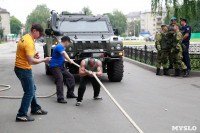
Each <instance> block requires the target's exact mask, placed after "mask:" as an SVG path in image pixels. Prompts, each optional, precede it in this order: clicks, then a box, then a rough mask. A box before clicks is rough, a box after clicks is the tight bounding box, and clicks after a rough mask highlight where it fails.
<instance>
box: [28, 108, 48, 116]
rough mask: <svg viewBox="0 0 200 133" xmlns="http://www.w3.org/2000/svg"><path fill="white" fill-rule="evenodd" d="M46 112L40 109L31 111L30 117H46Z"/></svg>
mask: <svg viewBox="0 0 200 133" xmlns="http://www.w3.org/2000/svg"><path fill="white" fill-rule="evenodd" d="M47 113H48V112H47V111H44V110H42V109H38V110H37V111H35V112H34V111H31V114H32V115H46V114H47Z"/></svg>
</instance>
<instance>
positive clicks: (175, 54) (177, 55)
mask: <svg viewBox="0 0 200 133" xmlns="http://www.w3.org/2000/svg"><path fill="white" fill-rule="evenodd" d="M179 28H180V27H179V26H177V25H175V26H174V31H175V34H174V35H173V47H172V49H171V55H172V58H173V67H174V69H175V74H174V75H173V76H180V69H182V70H183V72H184V77H187V76H188V71H187V66H186V65H185V63H184V62H183V61H182V60H183V49H184V47H183V44H182V39H183V34H182V32H181V31H179Z"/></svg>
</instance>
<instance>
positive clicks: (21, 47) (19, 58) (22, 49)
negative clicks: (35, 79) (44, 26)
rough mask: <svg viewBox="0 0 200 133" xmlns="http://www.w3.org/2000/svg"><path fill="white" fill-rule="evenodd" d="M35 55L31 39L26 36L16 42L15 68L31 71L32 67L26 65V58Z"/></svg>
mask: <svg viewBox="0 0 200 133" xmlns="http://www.w3.org/2000/svg"><path fill="white" fill-rule="evenodd" d="M34 55H35V43H34V40H33V38H32V37H31V36H30V35H29V34H26V35H24V36H23V37H22V38H21V39H20V40H19V42H18V45H17V52H16V61H15V66H16V67H19V68H22V69H32V65H29V64H28V60H27V58H26V56H34Z"/></svg>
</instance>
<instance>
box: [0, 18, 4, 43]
mask: <svg viewBox="0 0 200 133" xmlns="http://www.w3.org/2000/svg"><path fill="white" fill-rule="evenodd" d="M0 23H1V16H0ZM3 31H4V29H3V28H2V27H1V25H0V39H1V38H2V37H3ZM0 42H1V40H0Z"/></svg>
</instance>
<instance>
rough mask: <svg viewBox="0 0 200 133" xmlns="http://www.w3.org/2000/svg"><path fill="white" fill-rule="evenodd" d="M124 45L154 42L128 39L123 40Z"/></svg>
mask: <svg viewBox="0 0 200 133" xmlns="http://www.w3.org/2000/svg"><path fill="white" fill-rule="evenodd" d="M123 44H124V45H131V44H133V45H135V44H154V42H146V41H137V40H128V41H123Z"/></svg>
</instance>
